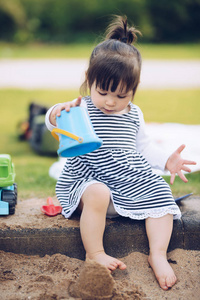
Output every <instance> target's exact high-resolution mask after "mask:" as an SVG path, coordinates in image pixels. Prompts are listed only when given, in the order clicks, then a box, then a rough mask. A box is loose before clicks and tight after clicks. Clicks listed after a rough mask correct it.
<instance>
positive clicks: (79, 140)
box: [51, 128, 83, 144]
mask: <svg viewBox="0 0 200 300" xmlns="http://www.w3.org/2000/svg"><path fill="white" fill-rule="evenodd" d="M57 133H60V134H63V135H66V136H68V137H70V138H71V139H73V140H75V141H77V142H79V143H80V144H81V143H82V142H83V138H82V137H80V136H77V135H75V134H73V133H71V132H69V131H66V130H63V129H60V128H54V129H53V130H52V131H51V134H52V135H53V137H54V138H55V139H56V140H57V141H59V137H58V135H57Z"/></svg>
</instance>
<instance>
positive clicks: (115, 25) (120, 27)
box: [106, 16, 141, 44]
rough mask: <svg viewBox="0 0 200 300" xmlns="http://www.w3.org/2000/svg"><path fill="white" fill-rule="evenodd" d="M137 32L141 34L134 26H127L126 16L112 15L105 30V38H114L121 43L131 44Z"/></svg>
mask: <svg viewBox="0 0 200 300" xmlns="http://www.w3.org/2000/svg"><path fill="white" fill-rule="evenodd" d="M137 34H139V35H141V32H140V31H139V30H137V29H136V28H135V27H129V26H128V24H127V17H126V16H124V17H122V16H114V17H113V21H112V22H111V24H110V25H109V26H108V28H107V30H106V40H108V39H114V40H118V41H121V42H122V43H126V44H132V43H133V42H135V41H136V40H137Z"/></svg>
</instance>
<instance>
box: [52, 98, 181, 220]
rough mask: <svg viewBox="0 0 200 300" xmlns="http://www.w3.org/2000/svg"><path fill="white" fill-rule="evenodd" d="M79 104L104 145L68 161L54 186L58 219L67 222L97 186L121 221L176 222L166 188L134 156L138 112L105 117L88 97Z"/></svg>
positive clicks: (141, 158)
mask: <svg viewBox="0 0 200 300" xmlns="http://www.w3.org/2000/svg"><path fill="white" fill-rule="evenodd" d="M84 101H86V103H87V109H88V112H89V115H90V119H91V122H92V124H93V127H94V130H95V132H96V134H97V135H98V136H99V138H100V139H102V140H103V145H102V146H101V147H100V148H99V149H97V150H95V151H93V152H91V153H89V154H85V155H81V156H77V157H71V158H68V159H67V162H66V164H65V166H64V169H63V171H62V174H61V175H60V178H59V179H58V182H57V185H56V195H57V198H58V200H59V201H60V203H61V205H62V207H63V215H64V216H65V217H66V218H69V217H70V216H71V215H72V213H73V212H74V211H75V210H76V208H77V207H78V204H79V202H80V198H81V196H82V194H83V192H84V191H85V189H86V188H87V187H88V186H89V185H90V184H93V183H96V182H98V183H99V182H100V183H104V184H105V185H106V186H107V187H108V188H109V189H110V192H111V201H112V202H113V205H114V208H115V210H116V212H117V213H118V214H119V215H121V216H125V217H130V218H131V219H137V220H141V219H146V218H148V217H153V218H158V217H162V216H164V215H166V214H168V213H169V214H173V215H174V218H180V216H181V213H180V210H179V208H178V206H177V205H176V203H175V201H174V199H173V196H172V193H171V190H170V187H169V186H168V184H167V183H166V182H165V181H164V179H163V178H162V177H160V176H159V175H156V174H155V173H153V171H152V169H151V166H150V165H149V163H148V162H147V160H146V159H145V157H144V156H143V155H141V154H140V153H138V152H137V149H136V135H137V132H138V130H139V126H140V121H139V116H138V110H137V106H135V105H134V104H132V103H130V111H129V112H128V113H125V114H122V115H114V114H113V115H106V114H104V113H103V112H101V111H100V110H99V109H97V108H96V107H95V106H94V104H93V103H92V101H91V98H90V97H85V98H84Z"/></svg>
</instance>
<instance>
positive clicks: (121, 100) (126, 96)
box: [90, 82, 133, 115]
mask: <svg viewBox="0 0 200 300" xmlns="http://www.w3.org/2000/svg"><path fill="white" fill-rule="evenodd" d="M90 95H91V98H92V102H93V104H94V105H95V106H96V107H97V108H98V109H100V110H101V111H102V112H103V113H104V114H106V115H112V114H124V113H127V112H129V109H130V108H129V106H128V104H129V102H130V101H131V100H132V97H133V91H132V90H131V91H128V92H126V89H123V90H121V87H120V85H119V86H118V87H117V89H116V90H115V92H112V91H111V90H110V89H109V90H108V91H104V90H102V89H101V88H100V87H98V86H97V87H96V82H94V83H93V85H92V86H91V89H90Z"/></svg>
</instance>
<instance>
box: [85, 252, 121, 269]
mask: <svg viewBox="0 0 200 300" xmlns="http://www.w3.org/2000/svg"><path fill="white" fill-rule="evenodd" d="M86 258H89V259H91V260H94V261H96V262H98V263H99V264H101V265H103V266H105V267H106V268H107V269H108V270H110V271H114V270H116V269H117V268H119V269H120V270H125V269H126V265H125V264H124V263H123V262H122V261H120V260H118V259H116V258H114V257H112V256H109V255H107V254H106V253H105V252H104V251H99V252H96V253H93V254H86Z"/></svg>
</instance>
